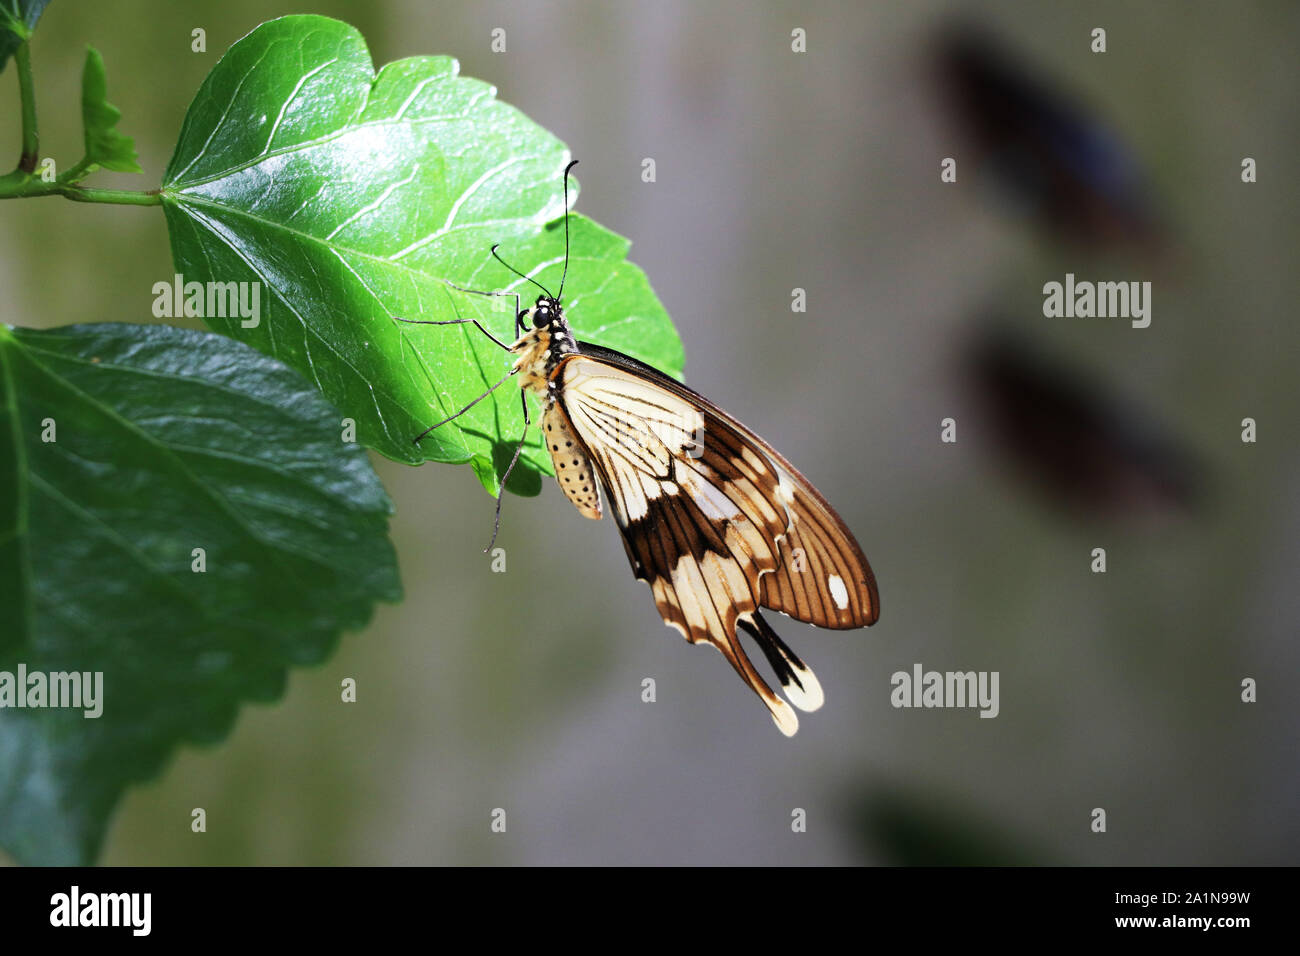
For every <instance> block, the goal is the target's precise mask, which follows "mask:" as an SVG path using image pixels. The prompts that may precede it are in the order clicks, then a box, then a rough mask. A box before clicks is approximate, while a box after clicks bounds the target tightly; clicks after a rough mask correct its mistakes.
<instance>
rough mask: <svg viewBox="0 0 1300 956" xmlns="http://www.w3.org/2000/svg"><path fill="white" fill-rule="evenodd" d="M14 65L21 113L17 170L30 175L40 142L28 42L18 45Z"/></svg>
mask: <svg viewBox="0 0 1300 956" xmlns="http://www.w3.org/2000/svg"><path fill="white" fill-rule="evenodd" d="M14 65H15V66H16V67H17V68H18V96H19V98H20V99H21V100H22V111H23V151H22V155H21V156H19V158H18V169H19V170H21V171H22V172H25V173H30V172H31V171H32V170H34V169H35V168H36V161H37V159H38V158H39V153H40V148H41V141H40V135H39V133H37V130H36V89H35V87H34V86H33V84H32V54H31V49H30V43H29V42H28V41H24V42H22V43H21V44H19V46H18V49H17V50H16V51H15V53H14Z"/></svg>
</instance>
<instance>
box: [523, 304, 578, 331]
mask: <svg viewBox="0 0 1300 956" xmlns="http://www.w3.org/2000/svg"><path fill="white" fill-rule="evenodd" d="M522 318H523V319H524V320H525V321H531V322H532V325H533V328H535V329H546V330H548V331H556V330H562V329H565V328H567V327H568V323H567V322H566V321H565V320H564V310H563V309H562V308H561V307H560V300H559V299H556V298H553V297H552V296H549V295H539V296H538V297H537V303H536V304H535V305H534V306H533V307H532V308H531V309H528V310H527V311H525V312H524V314H523V316H522Z"/></svg>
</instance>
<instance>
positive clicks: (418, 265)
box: [162, 16, 682, 493]
mask: <svg viewBox="0 0 1300 956" xmlns="http://www.w3.org/2000/svg"><path fill="white" fill-rule="evenodd" d="M457 70H458V67H457V64H456V62H455V61H454V60H452V59H450V58H448V57H440V56H424V57H414V58H411V59H406V60H400V61H397V62H395V63H390V64H389V65H388V66H386V67H384V68H383V69H382V70H381V71H380V72H379V73H378V75H376V74H375V72H374V67H373V65H372V64H371V60H370V55H369V53H368V51H367V50H366V46H365V43H364V41H363V40H362V38H361V36H360V34H358V33H357V32H356V30H354V29H353V28H351V27H349V26H347V25H346V24H343V23H340V22H338V21H336V20H330V19H326V18H323V17H314V16H293V17H286V18H284V19H281V20H274V21H272V22H270V23H266V24H263V25H262V26H260V27H258V28H257V29H256V30H254V31H253V32H252V33H251V34H249V35H248V36H246V37H244V38H243V39H242V40H240V41H239V42H237V43H236V44H235V45H234V46H233V47H231V48H230V50H229V51H228V52H227V53H226V55H225V56H224V57H223V58H222V59H221V61H220V62H219V63H218V64H217V65H216V67H215V68H214V69H213V71H212V73H211V74H210V75H209V76H208V78H207V79H206V80H205V82H204V84H203V87H202V89H200V91H199V93H198V95H197V96H196V97H195V99H194V102H193V103H192V104H191V106H190V109H189V113H188V115H187V116H186V119H185V125H184V128H183V129H182V131H181V136H180V141H179V142H178V144H177V147H176V153H175V155H174V156H173V158H172V160H171V163H170V165H169V166H168V169H167V172H166V175H165V176H164V182H163V188H162V197H163V202H164V208H165V209H166V213H167V222H168V227H169V230H170V234H171V242H172V253H173V257H174V259H175V263H176V268H177V271H178V272H180V273H182V274H183V275H184V278H185V280H186V281H198V282H205V283H206V282H208V281H214V280H215V281H221V282H248V283H253V282H256V283H260V286H259V288H260V289H261V292H259V296H260V299H259V309H260V314H259V315H258V317H257V321H256V324H255V325H253V324H252V322H251V320H242V319H240V318H237V317H236V318H232V317H230V316H225V317H222V316H218V315H211V314H209V315H207V316H206V317H205V321H206V322H207V323H208V325H209V326H210V327H212V328H214V329H216V330H218V331H221V332H224V333H226V334H229V335H232V336H236V337H238V338H240V339H241V340H243V341H246V342H248V343H250V344H252V345H254V346H256V347H257V348H259V349H261V350H262V351H264V352H266V353H268V354H270V355H274V356H275V357H277V358H279V359H280V360H282V361H284V362H286V363H287V364H289V365H291V366H293V367H294V368H297V369H299V370H300V371H302V372H303V373H304V374H305V375H307V376H308V378H310V379H311V380H312V381H313V382H314V383H316V385H317V386H318V387H319V388H320V389H321V391H322V392H323V393H324V394H325V395H326V396H327V397H328V398H329V399H330V401H331V402H333V403H334V404H335V405H337V406H338V407H339V408H340V409H342V410H343V411H344V412H345V413H346V414H348V415H350V416H352V417H353V418H355V419H356V421H357V423H358V434H359V437H360V440H361V441H363V442H364V443H366V444H368V445H370V446H371V447H373V448H375V449H377V450H378V451H380V452H382V453H383V454H384V455H387V456H388V457H390V458H393V459H395V460H397V461H402V462H407V463H411V464H415V463H418V462H421V461H424V460H426V459H430V460H437V461H445V462H458V463H470V464H471V465H472V466H473V467H474V469H475V471H476V473H477V474H478V475H479V478H480V479H481V480H482V482H483V484H484V486H485V487H486V488H487V489H488V490H489V491H490V492H492V493H496V491H497V487H498V486H497V474H498V473H499V472H500V471H501V470H503V468H504V465H505V463H506V462H507V461H508V460H509V457H510V453H511V452H512V451H513V449H514V446H515V444H516V442H517V441H518V438H519V434H520V432H521V429H522V425H523V421H522V415H521V411H520V400H519V389H518V387H517V386H516V385H515V384H514V382H509V383H507V385H506V386H504V387H502V388H501V389H500V390H499V391H498V392H496V393H495V394H494V395H493V397H492V399H489V400H487V401H484V402H482V403H481V404H480V405H478V406H477V407H475V408H474V409H473V410H472V411H471V412H469V413H468V414H466V415H465V416H463V417H462V418H460V419H457V420H456V421H455V422H453V423H451V424H449V425H446V426H444V427H442V428H440V429H438V430H437V431H436V432H434V433H433V434H432V435H430V436H429V438H427V439H425V440H424V441H423V442H422V443H421V444H420V445H419V446H416V445H415V444H413V442H412V439H413V438H414V437H415V436H416V435H417V434H419V433H420V432H421V431H423V430H424V429H425V428H426V427H427V426H429V425H431V424H433V423H434V422H436V421H438V420H440V419H442V418H445V417H446V416H448V415H450V414H452V413H453V412H455V411H457V410H458V409H460V408H461V407H463V406H464V405H466V404H468V403H469V402H470V401H471V400H472V399H473V398H475V397H476V396H477V395H479V394H480V393H482V392H483V391H484V390H485V389H487V388H488V387H489V386H490V385H491V384H493V383H494V382H496V381H497V380H498V379H499V378H500V377H501V376H502V375H503V374H504V373H505V372H506V371H507V369H508V368H509V356H507V355H506V354H505V353H503V352H502V351H501V350H500V349H499V348H498V347H497V346H495V345H494V344H492V342H490V341H489V340H488V339H486V338H485V337H484V336H482V335H481V334H480V333H478V332H477V331H476V330H475V329H474V328H473V326H449V327H430V326H412V325H400V324H397V323H395V322H394V321H393V317H394V316H401V317H406V318H423V319H439V320H445V319H454V318H458V317H460V318H467V317H470V316H475V317H478V318H480V319H481V320H482V321H483V322H484V324H485V325H486V326H487V327H488V328H490V329H491V330H492V331H493V333H494V334H495V335H496V336H497V337H498V338H500V339H502V340H503V341H506V342H509V341H511V340H512V339H513V337H514V331H513V327H514V314H513V304H514V300H513V299H508V300H503V299H492V298H486V297H483V296H474V295H468V294H465V293H462V292H459V291H457V290H455V289H453V288H452V287H451V286H450V285H449V284H448V282H451V283H454V284H456V285H459V286H463V287H466V288H470V289H478V290H494V289H508V290H511V291H514V290H518V291H520V292H521V293H522V294H523V295H524V296H525V298H524V302H525V304H531V300H532V298H533V297H534V296H535V295H536V294H537V290H536V289H535V288H534V287H532V286H531V285H528V284H527V283H525V282H523V281H522V280H519V279H517V278H515V277H514V276H513V275H511V274H510V273H509V272H508V271H507V270H506V269H504V268H503V267H502V266H500V265H499V264H498V263H496V262H495V261H494V260H493V259H492V258H491V256H490V249H491V246H492V245H493V244H494V243H501V250H500V251H501V254H502V255H503V256H504V257H505V258H506V259H507V260H508V261H510V262H511V263H512V264H513V265H515V266H516V267H517V268H519V269H520V270H522V271H526V272H529V273H531V274H533V275H534V276H535V277H536V278H537V279H538V280H539V281H540V282H542V283H543V284H545V285H546V286H547V287H548V288H550V289H552V290H557V289H558V286H559V283H560V274H561V270H562V266H563V255H564V230H563V228H562V222H561V221H560V220H559V219H557V217H560V216H561V214H562V213H563V211H564V203H563V196H562V181H561V172H562V170H563V168H564V166H565V164H566V162H567V160H568V152H567V150H566V149H565V147H564V145H563V144H562V143H560V142H559V141H558V140H557V139H556V138H555V137H554V136H552V135H551V134H550V133H548V132H546V131H545V130H543V129H541V128H540V127H539V126H537V125H536V124H535V123H533V122H532V121H531V120H529V119H528V118H527V117H526V116H524V115H523V114H522V113H520V112H519V111H518V110H516V109H514V108H513V107H511V106H508V105H506V104H504V103H501V102H500V101H498V100H497V99H496V98H495V91H494V90H493V89H492V87H490V86H488V85H487V84H486V83H482V82H480V81H478V80H472V79H467V78H464V77H461V76H458V75H457ZM570 195H571V197H572V196H574V195H576V183H573V184H572V188H571V192H570ZM570 228H571V231H572V244H571V257H570V265H569V276H568V282H567V284H566V286H565V301H566V304H567V307H568V309H567V311H568V315H569V317H570V319H571V321H572V323H573V325H574V327H575V330H576V331H577V333H578V335H579V337H580V338H584V339H587V340H589V341H595V342H598V343H600V344H603V345H608V346H609V347H611V348H616V349H619V350H620V351H624V352H628V353H630V354H632V355H634V356H636V357H637V358H640V359H642V360H643V361H646V362H649V363H650V364H653V365H656V366H658V367H659V368H662V369H663V370H664V371H666V372H668V373H669V374H673V375H680V374H681V369H682V349H681V343H680V341H679V339H678V338H677V334H676V332H675V331H674V330H673V328H672V324H671V322H670V320H669V318H668V316H667V314H666V313H665V311H664V309H663V307H662V306H661V305H660V304H659V302H658V300H657V299H656V298H655V295H654V293H653V292H652V291H651V289H650V286H649V283H648V282H647V281H646V278H645V275H644V274H643V273H642V272H641V270H640V269H638V268H637V267H636V266H634V265H632V264H630V263H629V262H628V261H627V259H626V255H627V249H628V243H627V241H626V240H624V239H622V238H621V237H619V236H617V235H615V234H614V233H611V232H609V231H608V230H606V229H604V228H602V227H600V226H598V225H596V224H595V223H593V222H591V221H589V220H587V219H585V218H583V217H581V216H576V215H575V216H573V217H571V219H570ZM249 311H251V310H249ZM549 471H550V462H549V459H548V457H547V456H546V454H545V452H544V451H543V450H542V448H541V442H540V438H539V437H538V436H537V434H536V432H535V430H534V434H533V436H532V441H531V443H530V445H529V447H528V449H527V451H526V452H525V456H524V458H522V459H521V467H519V468H517V470H516V475H517V476H518V477H519V481H518V482H516V481H515V480H514V479H513V478H512V480H511V490H514V491H519V492H521V493H536V491H537V490H538V489H539V488H540V478H539V473H542V472H546V473H549Z"/></svg>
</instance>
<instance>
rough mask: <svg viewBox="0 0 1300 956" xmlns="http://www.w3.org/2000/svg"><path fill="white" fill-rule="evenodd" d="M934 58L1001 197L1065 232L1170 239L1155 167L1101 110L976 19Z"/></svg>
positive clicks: (941, 40)
mask: <svg viewBox="0 0 1300 956" xmlns="http://www.w3.org/2000/svg"><path fill="white" fill-rule="evenodd" d="M933 58H934V64H935V66H936V74H937V77H938V79H939V82H940V90H941V92H942V95H943V97H944V99H945V100H946V102H947V104H948V105H949V107H950V109H951V112H952V115H953V116H954V118H955V119H956V121H957V123H958V124H959V126H960V128H961V131H962V132H963V133H964V134H965V136H966V138H967V140H968V141H969V142H970V143H971V145H972V146H973V147H974V154H975V160H976V161H975V166H976V167H978V168H980V169H981V170H983V171H986V172H987V173H989V174H990V179H991V180H992V181H993V182H994V183H995V184H996V185H997V186H998V189H997V193H998V194H999V196H1000V198H1002V199H1004V200H1005V201H1007V202H1008V203H1009V204H1011V205H1013V206H1015V207H1016V208H1017V209H1018V210H1020V211H1023V212H1027V213H1028V214H1029V215H1031V216H1033V217H1034V218H1035V219H1036V220H1037V221H1038V222H1039V223H1041V224H1042V225H1043V226H1045V227H1046V228H1047V229H1049V230H1050V231H1051V232H1052V233H1054V234H1056V235H1058V236H1060V237H1062V238H1065V239H1069V240H1073V241H1076V242H1080V243H1084V244H1088V245H1095V246H1104V245H1108V244H1115V243H1123V242H1130V243H1134V244H1136V245H1137V246H1145V247H1147V248H1149V249H1151V250H1152V251H1158V250H1159V249H1160V247H1161V245H1162V244H1163V242H1164V240H1165V235H1164V233H1165V229H1164V225H1163V223H1162V222H1161V217H1160V216H1159V215H1158V212H1157V209H1156V204H1155V202H1154V199H1153V195H1152V190H1151V186H1150V183H1149V182H1148V179H1147V176H1146V175H1145V173H1144V172H1143V170H1142V167H1141V164H1140V163H1139V161H1138V159H1137V157H1136V156H1135V154H1134V152H1133V150H1132V149H1131V148H1130V147H1129V146H1128V145H1127V144H1126V143H1125V142H1124V141H1123V140H1122V139H1121V137H1120V136H1119V135H1118V133H1116V132H1115V131H1114V130H1113V129H1112V128H1111V127H1110V126H1109V125H1107V124H1106V123H1105V122H1103V121H1102V120H1101V119H1100V118H1099V117H1098V116H1097V115H1095V113H1094V111H1092V110H1090V109H1089V108H1087V107H1086V106H1084V105H1082V104H1080V103H1079V102H1077V101H1076V99H1075V98H1074V97H1073V96H1071V95H1070V94H1069V93H1067V92H1065V91H1063V90H1061V89H1059V88H1058V87H1057V86H1056V85H1055V84H1053V83H1052V82H1051V81H1050V80H1049V79H1047V78H1046V77H1045V76H1044V75H1043V74H1042V73H1040V72H1039V71H1038V70H1036V69H1033V68H1031V67H1029V66H1028V65H1026V64H1024V63H1022V62H1020V60H1019V59H1018V58H1017V57H1016V56H1015V55H1014V54H1013V53H1012V52H1011V51H1009V50H1008V49H1007V48H1005V47H1004V46H1003V45H1002V44H1000V43H999V42H997V41H996V40H995V39H994V38H993V37H992V36H991V35H990V34H988V33H987V32H985V31H984V30H982V29H980V28H978V27H976V26H973V25H972V24H970V23H968V22H959V23H952V24H949V25H947V26H945V27H944V28H943V29H941V30H940V31H939V32H938V33H937V35H936V38H935V42H934V44H933Z"/></svg>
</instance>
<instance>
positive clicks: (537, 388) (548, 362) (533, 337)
mask: <svg viewBox="0 0 1300 956" xmlns="http://www.w3.org/2000/svg"><path fill="white" fill-rule="evenodd" d="M519 317H520V319H521V320H522V321H523V322H524V323H525V324H527V325H531V326H532V328H531V329H530V330H529V331H527V332H525V333H524V334H523V335H521V336H520V337H519V340H518V341H517V342H515V344H514V345H512V346H511V347H510V350H511V351H512V352H514V353H515V354H516V355H517V358H516V359H515V365H514V367H515V369H516V371H517V373H518V375H519V386H520V388H524V389H527V390H528V391H530V392H533V393H534V394H536V395H538V396H539V397H542V398H545V399H546V400H547V402H548V403H549V402H550V401H551V400H552V399H554V397H555V396H554V394H553V392H554V388H555V385H554V383H553V381H552V379H551V373H552V372H554V371H555V368H556V366H557V365H559V364H560V362H561V361H562V360H563V359H564V357H565V356H566V355H572V354H573V353H575V352H577V351H578V346H577V344H576V342H575V341H574V338H573V333H572V332H571V331H570V330H569V323H568V321H567V320H566V319H565V318H564V311H563V309H562V308H561V307H560V302H559V300H558V299H553V298H551V297H549V296H538V298H537V303H536V305H534V306H533V307H532V308H529V309H525V310H524V311H523V312H521V313H520V314H519Z"/></svg>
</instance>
